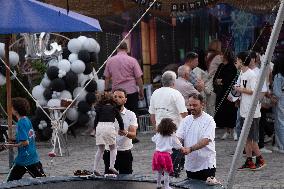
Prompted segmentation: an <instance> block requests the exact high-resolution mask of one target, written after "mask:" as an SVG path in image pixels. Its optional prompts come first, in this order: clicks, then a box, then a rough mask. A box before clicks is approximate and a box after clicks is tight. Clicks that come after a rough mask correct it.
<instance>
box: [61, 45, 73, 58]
mask: <svg viewBox="0 0 284 189" xmlns="http://www.w3.org/2000/svg"><path fill="white" fill-rule="evenodd" d="M70 54H71V52H70V51H69V50H68V48H67V47H63V48H62V58H63V59H66V60H68V58H69V55H70Z"/></svg>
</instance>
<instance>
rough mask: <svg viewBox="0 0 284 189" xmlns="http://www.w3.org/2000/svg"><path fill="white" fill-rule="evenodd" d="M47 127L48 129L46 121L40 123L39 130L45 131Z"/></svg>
mask: <svg viewBox="0 0 284 189" xmlns="http://www.w3.org/2000/svg"><path fill="white" fill-rule="evenodd" d="M45 127H47V123H46V121H40V124H39V125H38V128H39V129H41V130H42V129H44V128H45Z"/></svg>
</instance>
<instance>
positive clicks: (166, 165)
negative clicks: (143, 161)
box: [152, 133, 182, 173]
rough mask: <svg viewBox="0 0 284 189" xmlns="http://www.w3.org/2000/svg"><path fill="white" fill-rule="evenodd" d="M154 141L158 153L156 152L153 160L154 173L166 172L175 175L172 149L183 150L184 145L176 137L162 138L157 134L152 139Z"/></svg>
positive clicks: (173, 135)
mask: <svg viewBox="0 0 284 189" xmlns="http://www.w3.org/2000/svg"><path fill="white" fill-rule="evenodd" d="M152 141H153V142H155V143H156V151H155V152H154V155H153V159H152V170H153V171H166V172H168V173H173V172H174V169H173V162H172V157H171V153H172V149H173V148H175V149H180V148H182V144H181V143H180V141H179V140H178V138H177V137H176V136H175V134H172V135H171V136H162V135H160V134H159V133H157V134H156V135H155V136H153V137H152Z"/></svg>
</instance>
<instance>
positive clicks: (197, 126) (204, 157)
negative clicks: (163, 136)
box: [176, 112, 216, 172]
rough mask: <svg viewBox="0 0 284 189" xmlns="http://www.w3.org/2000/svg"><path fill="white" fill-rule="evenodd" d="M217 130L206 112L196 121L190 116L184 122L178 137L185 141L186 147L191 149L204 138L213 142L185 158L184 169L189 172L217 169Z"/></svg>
mask: <svg viewBox="0 0 284 189" xmlns="http://www.w3.org/2000/svg"><path fill="white" fill-rule="evenodd" d="M215 128H216V123H215V121H214V119H213V117H212V116H210V115H209V114H207V113H205V112H202V115H201V116H200V117H198V118H196V119H194V118H193V116H192V115H188V116H186V117H185V118H184V119H183V120H182V122H181V124H180V126H179V128H178V130H177V133H176V135H177V137H178V138H181V139H183V140H184V147H191V146H193V145H195V144H197V143H198V142H199V141H200V140H201V139H204V138H207V139H210V140H211V142H209V144H208V145H207V146H206V147H204V148H202V149H200V150H196V151H193V152H192V153H190V154H188V155H186V156H185V165H184V167H185V169H186V170H187V171H191V172H197V171H200V170H204V169H208V168H216V151H215Z"/></svg>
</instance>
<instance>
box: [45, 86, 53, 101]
mask: <svg viewBox="0 0 284 189" xmlns="http://www.w3.org/2000/svg"><path fill="white" fill-rule="evenodd" d="M52 93H53V92H52V90H50V89H45V90H44V92H43V96H44V98H45V100H47V101H48V100H50V99H52Z"/></svg>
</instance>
